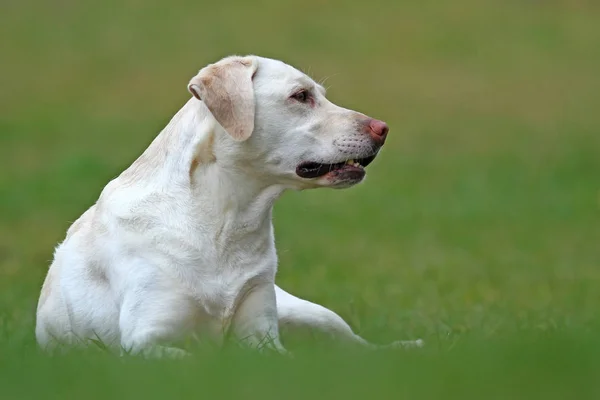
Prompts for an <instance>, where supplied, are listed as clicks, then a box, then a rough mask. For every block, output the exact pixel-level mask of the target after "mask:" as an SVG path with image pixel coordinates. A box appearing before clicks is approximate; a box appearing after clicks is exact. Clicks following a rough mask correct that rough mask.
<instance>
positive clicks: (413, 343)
mask: <svg viewBox="0 0 600 400" xmlns="http://www.w3.org/2000/svg"><path fill="white" fill-rule="evenodd" d="M390 346H391V347H392V348H394V349H419V348H421V347H423V346H425V342H424V341H423V339H417V340H398V341H396V342H393V343H392V344H391V345H390Z"/></svg>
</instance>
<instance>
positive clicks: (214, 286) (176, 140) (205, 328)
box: [36, 56, 421, 356]
mask: <svg viewBox="0 0 600 400" xmlns="http://www.w3.org/2000/svg"><path fill="white" fill-rule="evenodd" d="M188 90H189V91H190V92H191V93H192V94H193V98H191V99H190V100H189V101H188V102H187V103H186V104H185V105H184V106H183V108H182V109H181V110H180V111H179V112H178V113H177V114H176V115H175V116H174V117H173V119H172V120H171V121H170V122H169V124H168V125H167V126H166V128H165V129H164V130H163V131H162V132H161V133H160V134H159V135H158V137H156V139H155V140H154V141H153V142H152V144H151V145H150V146H149V147H148V149H147V150H146V151H145V152H144V153H143V154H142V155H141V156H140V157H139V158H138V159H137V160H136V161H135V162H134V163H133V164H132V165H131V166H130V167H129V168H128V169H127V170H125V171H124V172H123V173H122V174H121V175H120V176H118V177H117V178H116V179H114V180H113V181H111V182H110V183H109V184H108V185H107V186H106V187H105V188H104V190H103V191H102V194H101V195H100V198H99V199H98V201H97V203H96V204H95V205H93V206H92V207H91V208H90V209H88V210H87V211H86V212H85V213H84V214H83V215H82V216H81V217H80V218H79V219H78V220H77V221H76V222H75V223H73V225H72V226H71V227H70V228H69V230H68V232H67V236H66V239H65V240H64V242H62V243H61V244H60V245H59V246H58V248H57V249H56V252H55V256H54V261H53V263H52V265H51V266H50V270H49V272H48V275H47V277H46V280H45V282H44V285H43V287H42V291H41V295H40V299H39V304H38V310H37V326H36V337H37V341H38V343H39V344H40V345H41V346H42V347H43V348H45V349H53V348H56V347H57V346H59V345H61V344H62V345H67V346H74V345H78V344H85V343H89V341H90V340H100V341H102V342H103V343H104V344H105V345H108V346H110V347H113V348H116V349H124V350H125V351H128V352H132V353H141V354H143V355H147V356H160V355H172V356H177V355H182V354H183V353H184V352H183V350H180V349H179V348H177V347H173V345H174V344H176V343H177V341H178V340H181V339H183V338H185V337H186V336H188V335H191V334H194V335H197V334H200V335H206V336H207V337H212V338H214V339H216V340H218V341H221V340H222V339H223V338H224V337H225V336H226V335H229V334H231V335H233V336H234V337H235V338H237V339H238V340H239V341H242V342H245V343H248V345H250V346H257V347H261V348H271V349H274V350H276V351H279V352H285V351H286V350H285V349H284V347H283V346H282V344H281V342H280V339H279V333H278V331H279V325H286V326H287V325H290V326H300V325H301V326H310V327H313V328H315V329H319V330H323V331H326V332H329V333H331V334H333V335H337V336H339V337H341V338H345V339H348V340H350V341H354V342H357V343H361V344H365V345H367V346H370V344H368V343H367V342H366V341H364V340H363V339H362V338H360V337H359V336H357V335H355V334H354V333H353V332H352V330H351V328H350V327H349V326H348V324H346V323H345V322H344V321H343V319H342V318H340V317H339V316H338V315H337V314H335V313H334V312H333V311H330V310H328V309H326V308H324V307H322V306H319V305H317V304H313V303H310V302H308V301H305V300H301V299H299V298H297V297H294V296H292V295H291V294H289V293H286V292H285V291H283V290H282V289H280V288H279V287H277V286H276V285H275V273H276V271H277V255H276V251H275V245H274V238H273V225H272V223H271V212H272V208H273V203H274V202H275V200H276V199H277V198H278V197H279V196H280V195H281V193H282V192H283V191H284V190H286V189H296V190H302V189H309V188H316V187H331V188H346V187H349V186H352V185H355V184H357V183H359V182H360V181H361V180H362V179H363V178H364V176H365V170H364V167H365V166H367V164H369V163H370V162H371V161H373V159H374V158H375V156H376V155H377V152H378V151H379V149H380V148H381V146H382V145H383V143H384V142H385V139H386V135H387V133H388V127H387V125H386V124H385V123H384V122H382V121H378V120H375V119H372V118H369V117H367V116H365V115H363V114H360V113H358V112H355V111H350V110H347V109H344V108H341V107H338V106H336V105H334V104H332V103H331V102H329V101H328V100H327V99H326V98H325V90H324V89H323V87H321V86H320V85H318V84H317V83H315V82H314V81H313V80H312V79H310V78H309V77H308V76H306V75H305V74H303V73H301V72H300V71H298V70H296V69H294V68H293V67H291V66H289V65H286V64H284V63H283V62H281V61H276V60H272V59H267V58H261V57H256V56H247V57H238V56H233V57H227V58H224V59H223V60H221V61H219V62H217V63H215V64H211V65H208V66H207V67H205V68H203V69H202V70H201V71H200V72H199V73H198V75H196V76H195V77H194V78H192V80H191V81H190V83H189V86H188ZM420 344H421V342H420V341H414V342H397V345H400V346H404V345H407V346H410V345H416V346H419V345H420Z"/></svg>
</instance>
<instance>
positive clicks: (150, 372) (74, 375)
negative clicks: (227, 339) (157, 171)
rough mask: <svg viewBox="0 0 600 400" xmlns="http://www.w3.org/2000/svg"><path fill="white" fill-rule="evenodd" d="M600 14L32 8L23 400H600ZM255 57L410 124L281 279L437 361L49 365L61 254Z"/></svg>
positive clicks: (315, 357) (12, 106)
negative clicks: (242, 59) (223, 70)
mask: <svg viewBox="0 0 600 400" xmlns="http://www.w3.org/2000/svg"><path fill="white" fill-rule="evenodd" d="M598 17H600V8H598V6H597V5H595V3H593V2H588V1H583V0H581V1H566V0H564V1H561V0H555V1H547V2H532V1H530V2H524V1H513V0H508V1H503V2H493V1H489V0H483V1H474V0H460V1H454V2H434V1H429V0H425V1H420V2H398V1H385V0H373V1H369V2H359V1H354V2H342V1H331V2H326V3H325V2H319V1H312V0H309V1H305V2H302V3H294V4H291V3H290V4H287V3H282V2H276V1H273V0H263V1H259V2H244V1H241V0H238V1H233V2H227V3H223V4H213V5H212V6H211V7H210V8H207V7H206V5H203V4H202V2H198V1H185V0H179V1H176V2H172V3H169V4H168V5H167V4H166V3H164V4H161V3H160V2H152V1H149V2H148V1H147V2H140V1H134V0H126V1H120V2H115V1H108V2H102V3H99V2H88V3H85V2H74V1H68V0H67V1H62V2H59V3H56V2H50V3H49V2H39V1H30V2H25V1H24V2H16V1H9V2H8V3H7V4H6V5H5V6H4V7H3V12H2V13H1V14H0V37H1V38H2V41H1V42H0V54H2V62H1V65H2V66H1V68H2V73H1V74H0V87H1V88H2V89H1V90H0V221H1V224H0V377H1V378H0V382H1V383H2V384H1V385H0V397H2V398H7V399H12V398H32V397H41V396H43V397H45V398H52V397H55V398H65V397H83V396H86V397H88V398H94V397H97V398H107V397H110V396H119V397H125V396H126V397H139V398H165V397H168V396H171V397H173V396H177V395H179V396H183V397H185V396H189V397H191V396H203V395H206V393H207V392H208V393H209V394H212V395H217V396H219V397H224V398H226V397H234V398H236V397H241V396H245V397H259V396H261V397H263V398H270V397H276V396H277V397H282V396H284V397H288V398H312V397H317V398H318V397H329V398H330V397H338V396H339V397H341V396H345V397H353V398H364V397H367V396H368V395H370V396H371V397H374V398H398V397H406V398H440V397H442V396H443V397H444V398H454V397H456V398H458V397H460V398H463V399H464V398H498V399H506V398H546V399H553V398H556V399H558V398H597V397H598V395H599V394H600V385H599V384H598V383H597V379H595V378H596V375H597V373H596V371H597V370H598V367H599V362H598V359H599V357H598V355H600V343H599V341H598V337H599V336H598V334H599V333H600V318H599V317H598V305H599V304H600V247H599V246H598V243H599V242H600V212H599V211H600V210H599V207H600V135H599V134H598V132H600V114H599V113H598V109H600V78H599V77H598V71H600V46H598V43H600V25H598V23H597V21H598ZM231 53H238V54H246V53H255V54H260V55H265V56H270V57H276V58H281V59H284V60H286V61H288V62H289V63H291V64H293V65H296V66H298V67H300V68H302V69H303V70H305V71H308V72H310V73H311V74H312V75H313V76H314V77H315V78H317V79H324V78H328V79H327V86H329V87H330V89H329V93H330V98H331V99H332V100H333V101H336V102H338V103H340V104H342V105H344V106H346V107H349V108H355V109H359V110H361V111H364V112H365V113H367V114H369V115H372V116H374V117H377V118H380V119H383V120H385V121H387V122H388V123H389V125H390V126H391V133H390V137H389V140H388V143H387V144H386V148H385V149H384V151H383V153H382V155H381V157H380V158H379V159H378V160H377V161H376V162H375V163H374V164H373V165H372V166H370V167H369V177H368V179H367V181H366V182H365V183H364V184H363V185H360V186H359V187H356V188H353V189H350V190H346V191H331V190H320V191H312V192H303V193H289V194H287V195H285V196H284V197H283V199H282V200H281V201H280V202H279V203H278V204H277V206H276V209H275V228H276V231H277V235H276V237H277V246H278V250H279V256H280V272H279V276H278V282H279V283H280V285H281V286H282V287H283V288H285V289H286V290H289V291H291V292H292V293H295V294H297V295H300V296H302V297H305V298H308V299H310V300H312V301H316V302H318V303H321V304H324V305H326V306H328V307H330V308H332V309H334V310H336V311H337V312H339V313H340V314H341V315H342V316H343V317H344V318H346V319H347V320H348V321H350V322H351V324H352V325H353V327H354V328H355V329H356V330H357V331H358V332H359V333H360V334H361V335H363V336H364V337H366V338H367V339H369V340H372V341H374V342H380V343H384V342H387V341H391V340H396V339H410V338H416V337H422V338H423V339H425V341H426V342H427V344H428V346H427V347H426V348H425V349H423V350H422V351H417V352H414V351H413V352H408V353H403V352H400V353H398V352H386V353H375V354H373V353H364V352H357V351H351V352H348V351H339V350H336V349H333V348H332V349H328V348H327V347H325V348H324V347H323V346H316V347H313V346H312V345H311V346H308V345H306V346H305V345H304V344H303V343H298V349H297V351H296V352H295V354H296V358H295V359H294V360H281V359H277V358H273V357H259V356H256V355H252V354H247V353H246V352H242V351H235V350H225V351H223V352H219V351H215V350H203V351H200V352H199V353H198V355H197V356H196V357H194V358H192V359H191V360H186V361H183V362H169V361H162V362H147V361H140V360H134V359H131V360H130V359H115V358H114V357H109V356H107V355H105V354H102V353H100V354H97V352H92V353H91V354H75V355H70V356H65V357H59V358H53V359H51V358H47V357H45V356H42V355H40V354H39V353H38V351H37V349H36V347H35V343H34V339H33V325H34V310H35V304H36V301H37V296H38V292H39V288H40V285H41V282H42V280H43V277H44V274H45V272H46V270H47V267H48V265H49V260H50V259H51V256H52V250H53V247H54V246H55V244H56V243H57V242H58V241H60V240H62V238H63V237H64V234H65V231H66V229H67V227H68V226H69V224H70V222H72V221H74V220H75V219H76V218H77V217H78V216H79V215H80V214H81V213H82V212H83V211H84V210H85V209H86V208H87V207H89V206H90V205H91V204H92V203H93V202H94V201H95V199H96V198H97V196H98V194H99V192H100V190H101V189H102V187H103V186H104V185H105V184H106V182H107V181H108V180H109V179H111V178H112V177H114V176H115V175H116V174H118V173H119V172H120V171H121V170H123V169H124V168H126V167H127V166H128V165H129V164H130V163H131V162H132V161H133V160H134V159H135V158H136V157H137V155H138V154H139V153H140V152H141V151H142V150H143V149H144V148H145V147H146V146H147V145H148V143H149V142H150V141H151V140H152V138H153V137H154V136H155V135H156V134H157V133H158V131H159V130H160V129H161V128H162V127H163V126H164V124H165V123H166V121H167V120H168V119H169V118H170V117H171V116H172V115H173V114H174V112H175V111H176V110H177V109H178V108H179V107H180V106H181V105H182V104H183V102H184V101H185V100H186V99H187V97H188V96H189V95H188V94H187V92H186V90H185V85H186V83H187V81H188V79H189V78H190V77H191V76H192V75H193V74H194V73H195V72H196V71H197V70H198V69H199V68H200V67H202V66H203V65H205V64H207V63H209V62H213V61H215V60H217V59H219V58H220V57H222V56H224V55H227V54H231ZM284 340H285V338H284ZM288 342H289V343H291V339H288ZM290 345H291V344H290Z"/></svg>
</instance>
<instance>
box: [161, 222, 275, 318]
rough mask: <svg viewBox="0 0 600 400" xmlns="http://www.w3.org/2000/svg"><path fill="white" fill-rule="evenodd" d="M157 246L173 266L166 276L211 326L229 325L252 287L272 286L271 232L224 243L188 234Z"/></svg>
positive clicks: (273, 265) (172, 237)
mask: <svg viewBox="0 0 600 400" xmlns="http://www.w3.org/2000/svg"><path fill="white" fill-rule="evenodd" d="M160 242H161V243H160V244H159V245H158V246H157V247H156V248H157V250H159V251H160V252H161V253H162V256H163V257H165V258H166V259H169V261H170V265H172V266H173V270H172V271H167V273H171V274H173V276H175V277H176V279H177V280H178V281H179V282H180V284H181V285H183V286H184V287H185V290H186V291H187V292H188V293H189V294H190V295H191V296H193V298H194V299H195V300H196V302H197V304H198V305H199V307H200V309H201V311H202V315H203V316H205V317H208V318H209V319H210V320H211V321H212V322H217V321H218V322H219V323H222V322H226V321H228V320H229V319H230V318H231V316H232V314H233V313H234V312H235V310H236V308H237V307H238V305H239V302H240V301H241V300H242V299H243V298H244V295H245V293H246V292H247V291H248V290H251V289H252V288H253V287H254V286H255V285H259V284H265V283H268V284H274V279H275V273H276V270H277V255H276V250H275V246H274V241H273V238H272V235H271V232H268V234H267V235H256V236H255V237H249V238H244V239H243V240H230V241H228V242H226V243H214V242H213V241H212V240H206V239H205V238H202V237H199V236H198V235H191V234H188V236H187V238H185V239H184V238H183V237H182V236H178V235H169V236H167V237H164V238H163V240H161V241H160ZM184 242H185V243H187V245H183V244H182V243H184ZM173 249H178V250H177V251H173Z"/></svg>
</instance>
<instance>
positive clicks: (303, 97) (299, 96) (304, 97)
mask: <svg viewBox="0 0 600 400" xmlns="http://www.w3.org/2000/svg"><path fill="white" fill-rule="evenodd" d="M292 99H294V100H297V101H299V102H300V103H306V102H308V100H309V99H310V95H309V94H308V90H301V91H299V92H296V93H294V94H293V95H292Z"/></svg>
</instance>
